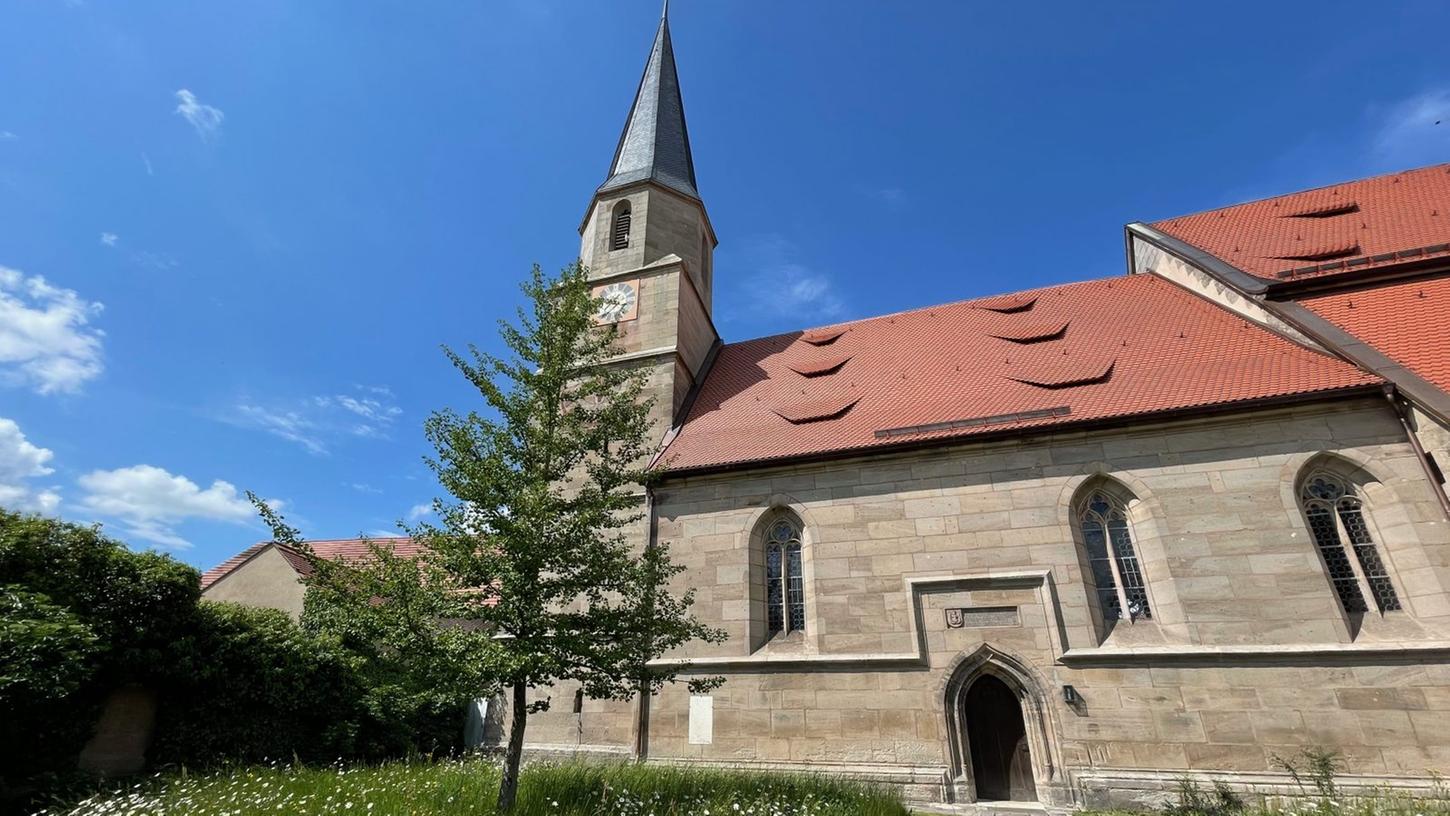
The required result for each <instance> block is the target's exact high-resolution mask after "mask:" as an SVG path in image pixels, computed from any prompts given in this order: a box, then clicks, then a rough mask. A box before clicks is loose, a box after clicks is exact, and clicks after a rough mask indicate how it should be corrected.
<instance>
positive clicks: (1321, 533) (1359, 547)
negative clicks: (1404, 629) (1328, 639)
mask: <svg viewBox="0 0 1450 816" xmlns="http://www.w3.org/2000/svg"><path fill="white" fill-rule="evenodd" d="M1299 503H1300V505H1301V506H1302V507H1303V509H1304V518H1305V519H1306V520H1307V521H1308V522H1309V532H1310V533H1311V534H1312V535H1313V536H1314V546H1315V547H1317V548H1318V549H1319V554H1320V555H1321V556H1323V557H1324V566H1325V567H1326V568H1327V569H1328V570H1329V581H1330V583H1331V584H1333V585H1334V593H1335V594H1336V595H1338V596H1339V602H1340V604H1342V605H1343V606H1344V611H1345V612H1365V611H1367V609H1368V607H1367V606H1366V605H1365V602H1364V591H1363V590H1364V589H1365V588H1367V589H1368V590H1369V594H1370V597H1372V598H1374V603H1375V606H1376V607H1377V608H1378V609H1379V611H1381V612H1390V611H1393V610H1396V609H1399V608H1400V598H1399V596H1398V595H1396V594H1395V587H1394V584H1393V583H1391V582H1390V575H1389V571H1388V570H1386V569H1385V563H1384V560H1383V559H1381V558H1380V553H1379V548H1378V547H1377V546H1376V545H1375V543H1374V538H1373V537H1372V536H1371V535H1370V532H1369V525H1368V524H1366V523H1365V519H1364V512H1363V511H1364V505H1363V502H1361V501H1360V499H1359V497H1358V496H1357V495H1356V494H1355V490H1354V486H1353V485H1352V484H1350V483H1349V482H1348V481H1347V480H1345V479H1343V478H1341V477H1339V476H1337V475H1334V474H1332V473H1329V472H1327V471H1316V472H1314V473H1313V474H1311V475H1310V476H1309V478H1308V479H1305V480H1304V486H1303V487H1302V488H1300V490H1299ZM1349 550H1352V551H1353V552H1354V558H1353V559H1351V558H1350V557H1349V552H1348V551H1349Z"/></svg>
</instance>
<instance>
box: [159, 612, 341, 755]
mask: <svg viewBox="0 0 1450 816" xmlns="http://www.w3.org/2000/svg"><path fill="white" fill-rule="evenodd" d="M168 669H169V671H168V674H169V675H170V677H169V678H168V679H167V682H166V684H165V687H164V688H163V689H162V691H163V694H162V695H161V696H162V699H163V701H164V702H163V705H161V706H160V708H159V710H158V711H157V722H156V734H155V738H154V741H153V743H152V749H151V754H150V759H151V761H152V764H165V763H186V764H188V765H193V766H205V765H210V764H214V763H218V762H222V761H231V760H236V761H242V762H258V761H262V760H265V759H268V758H276V757H294V756H296V757H300V758H302V759H304V760H311V761H324V762H325V761H329V760H333V759H336V758H337V757H339V756H345V755H351V754H352V753H353V741H354V739H355V738H356V736H357V733H356V732H357V730H358V727H359V725H358V724H359V722H360V721H361V720H362V719H363V712H362V707H361V704H360V702H359V700H360V698H361V696H362V693H361V689H360V688H359V686H358V683H357V680H356V678H355V676H354V674H353V671H352V668H351V666H350V665H349V663H348V660H347V658H346V656H345V655H344V654H342V653H341V652H340V651H339V650H337V649H335V648H331V647H330V646H329V644H328V643H327V642H326V641H324V640H323V639H321V638H318V637H315V636H312V635H309V634H307V633H306V632H303V631H302V630H301V629H300V628H298V626H297V624H296V623H294V622H293V621H292V619H291V618H289V617H288V616H287V615H286V614H285V613H283V612H280V611H278V610H275V609H257V608H253V607H247V606H241V605H238V604H232V603H216V602H212V601H202V602H201V603H200V604H199V605H198V606H197V607H196V609H195V610H194V612H193V615H192V621H191V626H190V627H189V631H188V632H187V633H186V635H185V636H184V637H182V638H181V639H179V640H178V641H177V642H176V643H175V644H174V647H173V650H172V655H171V660H170V665H169V667H168Z"/></svg>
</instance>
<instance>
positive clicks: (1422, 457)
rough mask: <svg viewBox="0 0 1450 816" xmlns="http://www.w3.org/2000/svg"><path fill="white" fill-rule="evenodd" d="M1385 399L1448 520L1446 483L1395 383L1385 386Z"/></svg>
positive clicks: (1448, 499)
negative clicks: (1417, 431)
mask: <svg viewBox="0 0 1450 816" xmlns="http://www.w3.org/2000/svg"><path fill="white" fill-rule="evenodd" d="M1385 399H1387V400H1389V403H1390V407H1391V408H1393V409H1394V412H1395V417H1396V418H1398V419H1399V420H1400V427H1401V428H1404V429H1405V437H1406V438H1408V439H1409V440H1410V447H1411V448H1413V449H1414V451H1415V457H1416V458H1417V459H1419V461H1420V470H1421V471H1423V472H1424V474H1425V481H1427V482H1429V483H1430V490H1431V491H1433V492H1434V494H1435V498H1436V499H1438V500H1439V502H1440V512H1441V513H1444V514H1445V518H1446V520H1450V496H1446V495H1445V485H1444V484H1442V483H1441V482H1440V479H1439V478H1438V477H1437V476H1436V474H1435V470H1434V468H1432V467H1431V466H1430V455H1429V454H1428V453H1425V448H1424V447H1423V446H1422V445H1421V444H1420V438H1419V437H1418V436H1416V435H1415V430H1414V429H1413V428H1411V427H1410V418H1409V416H1407V415H1406V413H1405V404H1404V403H1403V402H1401V401H1400V400H1398V399H1396V398H1395V387H1394V386H1393V385H1386V386H1385Z"/></svg>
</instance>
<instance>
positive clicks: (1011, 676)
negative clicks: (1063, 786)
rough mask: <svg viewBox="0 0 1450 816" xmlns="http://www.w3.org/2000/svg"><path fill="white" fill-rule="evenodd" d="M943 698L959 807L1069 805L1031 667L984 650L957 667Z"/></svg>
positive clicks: (1044, 706)
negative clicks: (976, 804)
mask: <svg viewBox="0 0 1450 816" xmlns="http://www.w3.org/2000/svg"><path fill="white" fill-rule="evenodd" d="M942 691H943V698H944V699H943V701H942V702H943V703H944V707H945V711H946V715H947V741H948V752H949V755H950V761H951V773H952V778H953V779H954V783H953V784H952V785H951V792H950V794H949V795H950V796H951V797H952V801H959V802H993V801H997V802H1008V801H1011V802H1045V803H1048V804H1055V803H1059V800H1061V799H1063V798H1064V797H1063V793H1064V792H1063V791H1062V790H1060V789H1059V788H1060V780H1059V779H1058V778H1057V773H1056V769H1057V767H1058V765H1059V763H1058V760H1057V759H1056V758H1055V754H1054V750H1053V745H1052V740H1051V739H1050V738H1049V734H1050V733H1052V732H1053V731H1054V729H1053V726H1052V725H1051V722H1050V720H1051V715H1050V712H1049V708H1048V706H1047V704H1046V700H1045V698H1044V696H1043V694H1042V684H1041V683H1040V682H1039V681H1038V680H1037V679H1036V678H1035V676H1034V674H1033V672H1032V671H1031V670H1030V669H1028V667H1027V665H1026V664H1025V663H1023V662H1022V661H1020V660H1018V659H1016V658H1015V657H1012V656H1009V655H1007V654H1004V653H1003V652H1001V651H999V650H997V649H994V648H992V647H991V646H986V645H984V646H982V647H980V648H978V649H977V650H976V651H975V652H973V653H971V654H968V655H963V656H962V657H961V658H959V659H958V660H957V661H956V665H955V666H954V667H953V670H952V671H950V672H949V673H948V675H947V679H946V682H945V685H944V687H943V689H942ZM1069 798H1070V797H1069Z"/></svg>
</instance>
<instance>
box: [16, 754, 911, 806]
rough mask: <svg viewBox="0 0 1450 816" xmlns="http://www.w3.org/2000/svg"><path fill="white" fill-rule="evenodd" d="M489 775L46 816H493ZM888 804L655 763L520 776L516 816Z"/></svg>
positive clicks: (313, 772)
mask: <svg viewBox="0 0 1450 816" xmlns="http://www.w3.org/2000/svg"><path fill="white" fill-rule="evenodd" d="M498 780H499V772H498V768H497V766H496V765H495V764H494V763H493V762H491V761H489V760H486V759H477V758H475V759H462V760H440V761H424V760H418V761H412V762H393V763H387V764H383V765H373V766H353V767H329V768H316V767H301V766H291V765H282V764H274V765H270V766H251V767H245V768H237V769H234V770H229V771H222V772H217V773H210V774H200V775H197V774H191V775H188V774H185V773H172V774H158V775H156V776H153V777H149V778H147V779H145V780H144V781H140V782H134V783H132V784H131V785H129V786H127V787H124V788H119V789H114V790H108V791H105V792H102V793H98V794H96V795H94V796H92V797H90V798H88V799H85V800H83V801H81V802H79V803H77V804H74V805H67V806H63V807H57V808H52V809H49V810H46V811H42V813H44V814H46V816H60V815H61V814H67V815H68V816H102V815H103V814H104V815H106V816H153V815H154V816H161V814H193V815H194V816H260V814H269V816H277V814H289V815H290V814H302V815H306V816H310V815H311V814H318V815H319V816H320V815H321V814H344V815H345V816H402V815H403V814H408V815H409V816H413V815H414V814H416V815H417V816H432V814H460V815H463V814H469V815H471V814H492V813H493V812H494V810H493V802H494V798H495V796H496V795H497V792H498ZM907 812H908V811H907V809H906V807H905V806H904V805H903V804H902V803H901V801H900V799H899V798H898V797H897V796H896V795H895V794H894V793H891V792H889V791H886V790H882V789H880V788H876V787H872V786H869V785H864V784H859V783H854V782H849V781H844V780H838V779H828V778H825V777H820V776H803V775H787V774H766V773H752V772H743V771H726V770H712V769H703V768H676V767H668V766H658V765H639V764H617V765H600V764H585V763H568V764H547V763H538V764H532V765H529V766H528V767H526V768H525V769H524V773H523V777H522V781H521V783H520V786H519V797H518V802H517V805H516V807H515V809H514V814H517V816H685V814H689V815H690V816H856V815H857V814H859V815H860V816H906V814H907Z"/></svg>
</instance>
